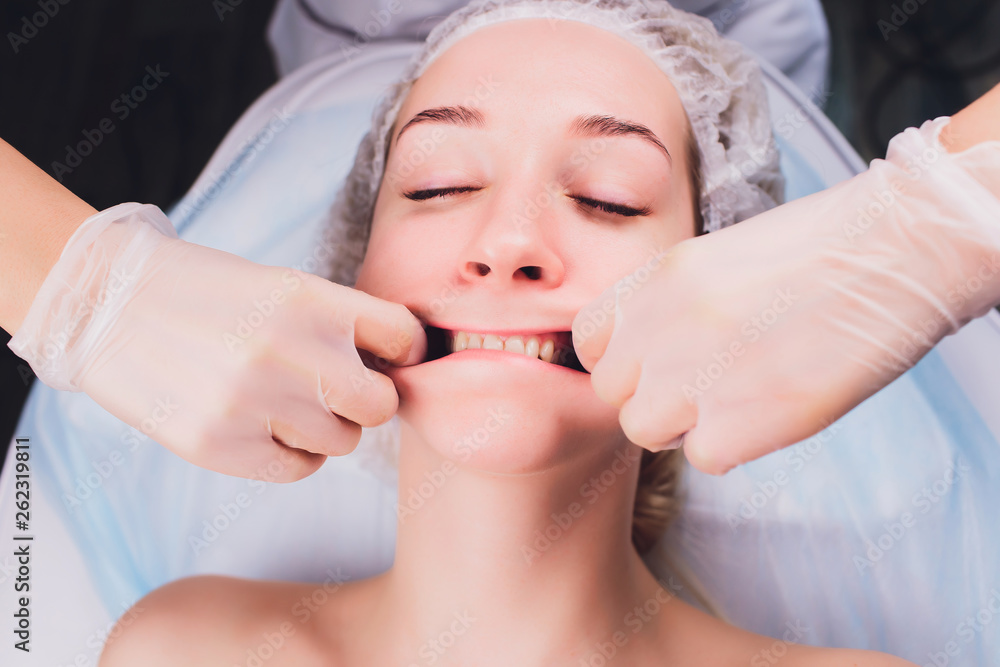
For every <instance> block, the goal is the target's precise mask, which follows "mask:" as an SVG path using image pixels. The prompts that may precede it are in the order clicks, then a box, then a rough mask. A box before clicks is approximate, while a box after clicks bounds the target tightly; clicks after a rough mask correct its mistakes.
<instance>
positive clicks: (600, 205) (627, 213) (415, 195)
mask: <svg viewBox="0 0 1000 667" xmlns="http://www.w3.org/2000/svg"><path fill="white" fill-rule="evenodd" d="M474 190H476V188H473V187H468V186H463V187H454V188H438V189H436V190H413V191H411V192H404V193H403V196H404V197H406V198H407V199H412V200H413V201H425V200H427V199H433V198H435V197H447V196H448V195H453V194H460V193H462V192H472V191H474ZM571 199H573V200H574V201H575V202H576V203H578V204H580V205H582V206H586V207H588V208H591V209H597V210H600V211H604V212H605V213H611V214H612V215H620V216H622V217H625V218H631V217H635V216H640V215H649V214H650V213H651V211H650V209H649V207H648V206H647V207H644V208H632V207H631V206H624V205H622V204H613V203H611V202H606V201H601V200H599V199H591V198H590V197H580V196H576V197H571Z"/></svg>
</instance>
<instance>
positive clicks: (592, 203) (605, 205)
mask: <svg viewBox="0 0 1000 667" xmlns="http://www.w3.org/2000/svg"><path fill="white" fill-rule="evenodd" d="M573 199H574V200H575V201H576V202H577V203H579V204H581V205H583V206H588V207H590V208H593V209H597V210H600V211H604V212H605V213H613V214H614V215H621V216H624V217H626V218H631V217H634V216H637V215H649V214H650V213H652V210H651V209H650V208H649V207H648V206H644V207H643V208H632V207H631V206H625V205H623V204H613V203H611V202H606V201H601V200H600V199H591V198H590V197H580V196H576V197H573Z"/></svg>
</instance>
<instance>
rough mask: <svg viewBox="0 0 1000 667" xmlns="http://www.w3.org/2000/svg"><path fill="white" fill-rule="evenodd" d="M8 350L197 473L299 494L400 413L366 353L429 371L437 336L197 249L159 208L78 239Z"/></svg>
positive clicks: (403, 313)
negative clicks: (278, 485)
mask: <svg viewBox="0 0 1000 667" xmlns="http://www.w3.org/2000/svg"><path fill="white" fill-rule="evenodd" d="M8 345H9V347H10V348H11V349H12V350H14V352H15V353H16V354H18V355H19V356H20V357H22V358H23V359H25V360H27V361H28V362H29V363H30V364H31V367H32V369H34V371H35V373H36V374H37V375H38V377H39V379H41V380H42V381H43V382H45V383H46V384H48V385H49V386H52V387H55V388H56V389H65V390H70V391H80V390H82V391H85V392H86V393H87V394H88V395H89V396H90V397H91V398H93V399H94V400H95V401H96V402H97V403H98V404H100V405H101V406H102V407H104V408H105V409H106V410H108V412H110V413H111V414H113V415H115V416H116V417H118V418H119V419H121V420H122V421H124V422H126V423H127V424H130V425H131V426H133V427H135V428H138V429H140V430H141V431H142V432H143V433H145V434H147V435H149V436H150V437H151V438H152V439H153V440H155V441H157V442H159V443H160V444H162V445H163V446H165V447H167V448H168V449H170V450H171V451H173V452H174V453H176V454H178V455H179V456H181V457H183V458H185V459H187V460H188V461H190V462H192V463H194V464H197V465H199V466H202V467H204V468H208V469H210V470H215V471H218V472H223V473H227V474H230V475H237V476H240V477H256V478H260V479H267V480H269V481H282V482H287V481H293V480H297V479H300V478H302V477H305V476H307V475H309V474H311V473H312V472H315V471H316V470H317V469H318V468H319V467H320V466H321V465H322V463H323V461H325V460H326V456H335V455H342V454H347V453H349V452H350V451H352V450H353V449H354V448H355V447H356V446H357V444H358V441H359V440H360V437H361V427H362V426H376V425H378V424H381V423H384V422H386V421H388V420H389V419H390V418H391V417H392V415H393V414H395V412H396V409H397V407H398V400H399V399H398V396H397V394H396V390H395V387H394V386H393V384H392V382H391V381H390V380H389V379H388V378H387V377H386V376H384V375H382V374H381V373H377V372H373V371H371V370H369V368H368V367H366V366H365V365H364V364H363V363H362V360H361V358H360V355H359V352H358V349H359V348H360V349H364V350H368V351H370V352H372V353H374V354H375V355H377V356H378V357H381V358H384V359H388V360H390V361H392V362H394V363H415V362H416V361H419V360H420V359H422V358H423V356H424V354H425V350H426V339H425V337H424V331H423V328H422V327H421V325H420V322H419V321H418V320H417V319H416V317H414V316H413V315H412V314H411V313H410V312H409V311H408V310H407V309H406V307H405V306H402V305H400V304H395V303H390V302H388V301H383V300H381V299H377V298H375V297H372V296H370V295H368V294H365V293H363V292H360V291H357V290H354V289H351V288H348V287H344V286H342V285H337V284H335V283H332V282H329V281H327V280H323V279H322V278H319V277H317V276H314V275H310V274H307V273H303V272H300V271H296V270H293V269H288V268H282V267H270V266H261V265H259V264H255V263H253V262H250V261H248V260H245V259H243V258H241V257H237V256H235V255H232V254H229V253H226V252H222V251H219V250H214V249H211V248H207V247H204V246H200V245H196V244H193V243H189V242H187V241H183V240H181V239H179V238H177V234H176V232H175V231H174V229H173V226H172V225H171V224H170V221H169V220H168V219H167V217H166V216H165V215H164V214H163V213H162V211H160V209H159V208H157V207H155V206H151V205H140V204H121V205H119V206H115V207H112V208H110V209H107V210H105V211H102V212H100V213H98V214H96V215H94V216H92V217H90V218H88V219H87V220H86V221H85V222H84V223H83V224H82V225H81V226H80V228H79V229H78V230H77V232H76V233H75V234H74V235H73V236H72V237H71V238H70V240H69V241H68V242H67V244H66V247H65V249H64V250H63V252H62V255H61V256H60V258H59V260H58V262H57V263H56V265H55V266H54V267H53V268H52V270H51V271H50V273H49V275H48V276H47V277H46V279H45V281H44V283H43V284H42V287H41V288H40V289H39V291H38V293H37V295H36V296H35V299H34V301H33V302H32V304H31V307H30V309H29V311H28V314H27V316H26V317H25V319H24V323H23V324H22V326H21V327H20V328H19V329H18V330H17V332H16V333H15V335H14V336H13V338H12V339H11V341H10V343H9V344H8ZM366 354H367V353H366Z"/></svg>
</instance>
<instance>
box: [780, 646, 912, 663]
mask: <svg viewBox="0 0 1000 667" xmlns="http://www.w3.org/2000/svg"><path fill="white" fill-rule="evenodd" d="M796 648H797V650H795V651H793V652H789V654H788V658H789V659H788V666H789V667H796V666H799V665H801V666H802V667H805V666H806V665H808V666H809V667H915V664H914V663H912V662H910V661H909V660H904V659H903V658H898V657H896V656H894V655H889V654H888V653H879V652H878V651H861V650H857V649H839V648H815V647H811V646H799V647H796Z"/></svg>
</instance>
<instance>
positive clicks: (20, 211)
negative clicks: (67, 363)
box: [0, 139, 96, 334]
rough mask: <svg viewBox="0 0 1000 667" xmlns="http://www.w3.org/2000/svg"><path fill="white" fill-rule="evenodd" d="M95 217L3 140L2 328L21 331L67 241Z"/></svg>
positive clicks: (0, 172)
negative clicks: (33, 302)
mask: <svg viewBox="0 0 1000 667" xmlns="http://www.w3.org/2000/svg"><path fill="white" fill-rule="evenodd" d="M94 213H96V211H95V210H94V208H93V207H92V206H90V205H89V204H87V202H85V201H83V200H82V199H80V198H79V197H77V196H76V195H74V194H73V193H72V192H70V191H69V190H67V189H66V188H65V187H63V186H62V185H60V184H59V183H58V182H56V180H55V179H53V178H52V177H51V176H49V175H48V174H46V173H45V172H44V171H42V170H41V169H39V168H38V167H36V166H35V165H34V164H32V163H31V162H30V161H29V160H28V159H27V158H25V157H24V156H23V155H21V154H20V153H18V152H17V151H16V150H14V148H13V147H11V146H10V144H8V143H7V142H5V141H3V140H2V139H0V286H2V287H0V327H3V329H4V330H6V331H7V332H8V333H10V334H13V333H14V332H16V331H17V329H18V328H19V327H20V326H21V322H22V321H23V320H24V316H25V314H26V313H27V312H28V307H29V306H30V305H31V302H32V301H33V300H34V298H35V294H36V293H37V292H38V288H39V287H41V284H42V281H44V280H45V276H46V275H48V273H49V270H50V269H51V268H52V266H53V265H54V264H55V263H56V260H57V259H59V254H60V253H61V252H62V249H63V247H64V246H65V245H66V241H67V240H68V239H69V237H70V236H72V234H73V232H74V231H76V229H77V227H79V226H80V223H82V222H83V221H84V220H86V219H87V218H88V217H90V216H91V215H93V214H94Z"/></svg>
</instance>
